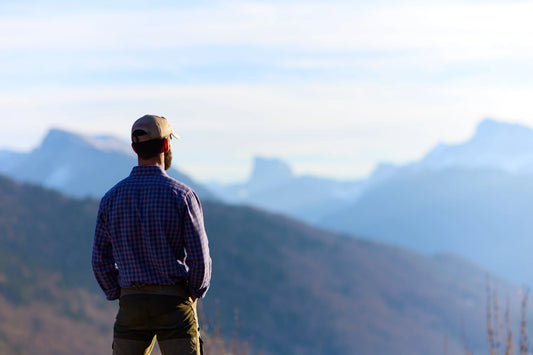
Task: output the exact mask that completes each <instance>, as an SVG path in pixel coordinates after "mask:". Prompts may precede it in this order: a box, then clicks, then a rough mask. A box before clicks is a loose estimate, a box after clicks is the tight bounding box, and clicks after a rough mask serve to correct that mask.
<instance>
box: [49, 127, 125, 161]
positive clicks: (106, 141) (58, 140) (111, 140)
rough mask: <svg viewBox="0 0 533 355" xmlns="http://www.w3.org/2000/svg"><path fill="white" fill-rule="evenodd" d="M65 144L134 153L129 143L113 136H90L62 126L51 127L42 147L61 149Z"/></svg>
mask: <svg viewBox="0 0 533 355" xmlns="http://www.w3.org/2000/svg"><path fill="white" fill-rule="evenodd" d="M64 146H85V147H90V148H95V149H97V150H101V151H114V152H119V153H123V154H127V155H132V154H133V151H132V149H131V147H130V146H129V145H128V143H126V142H125V141H122V140H120V139H118V138H115V137H113V136H109V135H101V136H90V135H85V134H80V133H74V132H70V131H67V130H64V129H61V128H52V129H50V130H49V131H48V133H47V135H46V136H45V138H44V140H43V141H42V143H41V147H40V149H43V148H45V149H60V148H61V147H64Z"/></svg>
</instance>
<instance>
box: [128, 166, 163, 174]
mask: <svg viewBox="0 0 533 355" xmlns="http://www.w3.org/2000/svg"><path fill="white" fill-rule="evenodd" d="M131 175H167V173H166V172H165V170H163V168H162V167H160V166H157V165H138V166H135V167H134V168H133V170H132V171H131Z"/></svg>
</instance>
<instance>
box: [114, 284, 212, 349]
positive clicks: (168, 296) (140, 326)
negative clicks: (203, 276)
mask: <svg viewBox="0 0 533 355" xmlns="http://www.w3.org/2000/svg"><path fill="white" fill-rule="evenodd" d="M156 340H157V342H158V344H159V349H160V350H161V353H162V354H163V355H170V354H172V355H182V354H183V355H193V354H194V355H200V354H202V353H203V350H202V344H201V339H200V329H199V326H198V317H197V312H196V301H194V302H193V301H192V299H191V297H190V296H189V293H188V291H187V290H186V288H185V287H183V286H173V287H168V286H150V287H147V288H141V289H122V291H121V296H120V301H119V311H118V313H117V317H116V320H115V325H114V327H113V355H137V354H139V355H144V354H146V355H148V354H150V353H151V352H152V349H153V347H154V345H155V341H156Z"/></svg>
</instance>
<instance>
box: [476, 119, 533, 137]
mask: <svg viewBox="0 0 533 355" xmlns="http://www.w3.org/2000/svg"><path fill="white" fill-rule="evenodd" d="M479 139H491V140H496V139H512V140H516V139H530V140H533V129H532V128H531V127H528V126H526V125H523V124H520V123H512V122H504V121H497V120H495V119H492V118H487V119H484V120H483V121H481V122H480V123H479V125H478V126H477V128H476V132H475V134H474V136H473V137H472V140H479Z"/></svg>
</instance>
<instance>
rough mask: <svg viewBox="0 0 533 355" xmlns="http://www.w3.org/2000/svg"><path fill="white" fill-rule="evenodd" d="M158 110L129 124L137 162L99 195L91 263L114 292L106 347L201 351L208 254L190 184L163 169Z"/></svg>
mask: <svg viewBox="0 0 533 355" xmlns="http://www.w3.org/2000/svg"><path fill="white" fill-rule="evenodd" d="M172 137H175V138H179V136H178V135H177V134H175V133H174V131H173V130H172V128H171V127H170V124H169V123H168V121H167V120H166V119H165V118H164V117H159V116H155V115H145V116H143V117H141V118H139V119H138V120H137V121H135V123H134V124H133V127H132V129H131V139H132V147H133V150H134V151H135V152H136V153H137V157H138V166H136V167H134V168H133V170H132V172H131V174H130V175H129V177H127V178H126V179H124V180H122V181H121V182H119V183H118V184H117V185H115V186H114V187H113V188H112V189H111V190H109V191H108V192H107V193H106V194H105V196H104V197H103V198H102V200H101V202H100V208H99V211H98V217H97V222H96V229H95V236H94V245H93V255H92V266H93V271H94V275H95V277H96V280H97V281H98V284H99V285H100V287H101V288H102V290H103V291H104V293H105V295H106V297H107V299H108V300H115V299H118V298H120V300H119V311H118V314H117V316H116V320H115V325H114V328H113V354H114V355H135V354H150V353H151V351H152V348H153V346H154V344H155V341H156V338H157V341H158V344H159V348H160V349H161V352H162V354H163V355H165V354H200V353H201V339H200V334H199V327H198V317H197V313H196V303H197V299H198V298H202V297H203V296H204V295H205V293H206V291H207V289H208V288H209V283H210V278H211V258H210V256H209V246H208V240H207V235H206V232H205V229H204V223H203V213H202V207H201V205H200V201H199V200H198V197H197V196H196V194H195V193H194V191H193V190H192V189H191V188H189V187H188V186H186V185H184V184H182V183H180V182H178V181H177V180H175V179H173V178H171V177H169V176H168V175H167V174H166V172H165V170H167V169H168V168H169V167H170V164H171V160H172V149H171V138H172Z"/></svg>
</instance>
